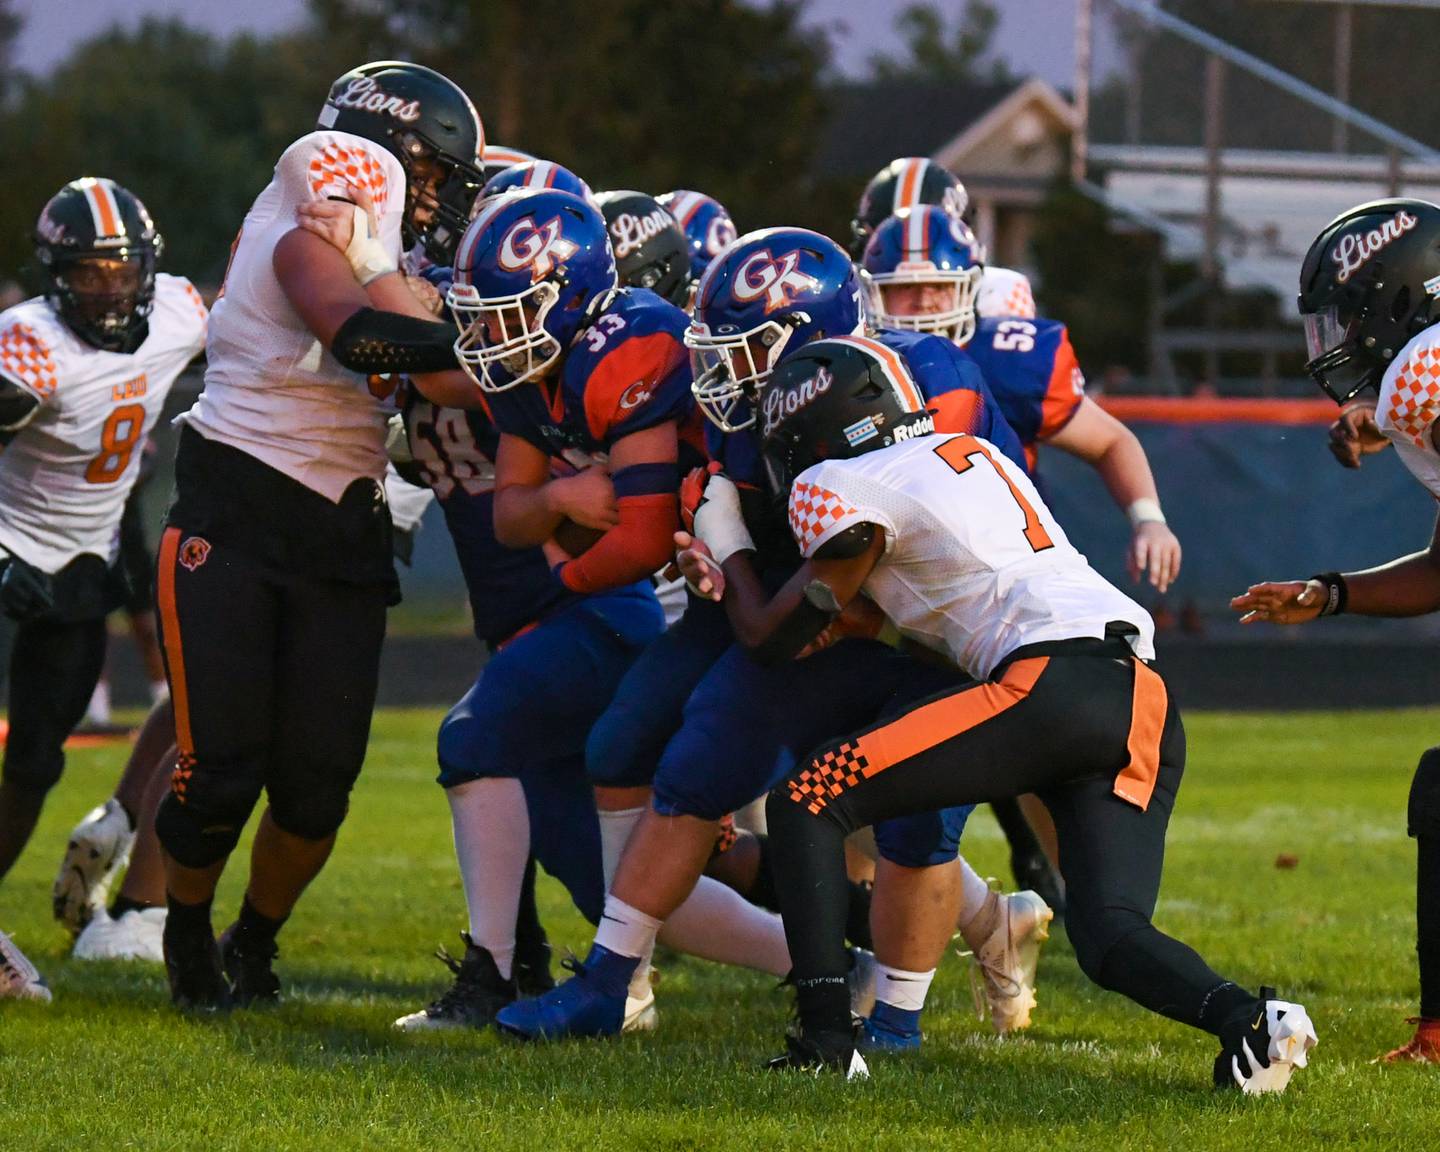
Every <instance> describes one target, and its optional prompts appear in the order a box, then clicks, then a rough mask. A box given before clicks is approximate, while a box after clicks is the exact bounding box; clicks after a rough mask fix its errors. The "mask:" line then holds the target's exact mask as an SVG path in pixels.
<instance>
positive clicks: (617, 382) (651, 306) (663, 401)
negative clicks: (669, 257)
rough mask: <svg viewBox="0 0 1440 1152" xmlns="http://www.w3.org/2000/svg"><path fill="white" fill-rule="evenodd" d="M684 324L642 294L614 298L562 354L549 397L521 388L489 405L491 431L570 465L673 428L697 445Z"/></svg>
mask: <svg viewBox="0 0 1440 1152" xmlns="http://www.w3.org/2000/svg"><path fill="white" fill-rule="evenodd" d="M688 323H689V318H688V317H687V316H686V315H685V313H684V312H682V311H681V310H680V309H679V308H677V307H675V305H673V304H671V303H670V302H669V301H667V300H663V299H661V298H660V297H659V296H657V295H656V294H655V293H653V292H651V291H648V290H647V289H644V288H621V289H617V290H616V291H614V292H611V293H610V294H609V296H608V297H607V298H606V299H604V300H603V302H602V304H601V306H600V308H599V309H598V311H597V312H596V315H595V316H594V318H593V319H592V320H591V321H590V323H589V324H588V325H586V327H584V328H582V329H581V330H580V334H579V335H578V336H577V337H576V340H575V343H574V345H573V346H572V347H571V348H570V349H569V351H568V352H566V354H565V359H564V363H563V365H562V367H561V369H560V381H559V385H558V388H557V389H556V390H555V391H554V393H553V396H552V395H549V394H548V393H549V390H548V389H547V388H546V387H545V386H544V385H535V384H522V385H520V386H519V387H516V388H511V389H510V390H509V391H506V392H501V393H498V394H496V395H494V396H492V397H491V398H490V405H491V411H492V412H493V413H494V415H495V424H496V427H498V428H499V429H500V431H502V432H505V433H507V434H509V435H512V436H519V437H521V438H523V439H524V440H527V441H529V442H530V443H531V444H533V445H534V446H535V447H536V448H539V449H540V450H541V451H542V452H545V453H546V454H548V455H550V456H556V457H568V458H569V459H571V461H572V462H575V463H579V462H580V461H579V460H577V458H576V454H577V453H578V454H579V455H580V456H590V455H593V454H596V453H601V452H609V450H610V448H611V446H612V445H613V444H614V443H615V441H617V440H619V439H621V438H622V437H624V436H628V435H630V434H631V433H634V432H641V431H644V430H645V429H647V428H653V427H655V426H656V425H658V424H664V423H666V422H667V421H671V420H673V421H676V422H677V423H678V424H679V425H680V426H681V429H682V434H686V435H689V436H691V437H694V438H696V439H697V441H698V435H697V431H696V415H697V413H696V409H695V398H694V397H693V396H692V395H691V392H690V380H691V376H690V356H689V353H688V352H687V351H686V349H685V345H684V342H683V337H684V333H685V328H686V325H687V324H688ZM697 446H698V444H697Z"/></svg>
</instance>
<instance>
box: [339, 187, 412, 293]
mask: <svg viewBox="0 0 1440 1152" xmlns="http://www.w3.org/2000/svg"><path fill="white" fill-rule="evenodd" d="M354 211H355V217H354V227H353V228H352V229H351V230H350V244H349V247H347V248H346V249H345V259H346V260H348V261H349V262H350V268H351V270H352V271H353V272H354V273H355V279H356V280H358V281H360V283H361V284H362V285H364V284H369V283H370V281H372V280H377V279H379V278H380V277H381V276H384V275H385V274H386V273H389V272H396V271H399V268H398V266H397V265H396V263H395V261H394V260H393V259H391V257H390V253H388V252H386V251H385V245H384V244H382V243H380V241H379V240H378V239H377V238H376V237H374V236H371V235H370V216H369V213H367V212H366V211H365V209H363V208H361V207H359V206H358V205H357V206H356V207H355V210H354Z"/></svg>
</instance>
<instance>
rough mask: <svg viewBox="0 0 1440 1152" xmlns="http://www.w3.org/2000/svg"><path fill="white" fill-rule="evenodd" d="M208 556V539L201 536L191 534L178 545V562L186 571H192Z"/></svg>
mask: <svg viewBox="0 0 1440 1152" xmlns="http://www.w3.org/2000/svg"><path fill="white" fill-rule="evenodd" d="M209 557H210V541H208V540H206V539H205V538H204V537H203V536H191V537H189V538H187V539H186V540H185V541H184V542H183V543H181V545H180V555H179V560H180V564H181V566H182V567H183V568H185V570H186V571H188V572H194V571H195V569H197V568H199V567H200V565H202V564H204V563H205V561H206V560H207V559H209Z"/></svg>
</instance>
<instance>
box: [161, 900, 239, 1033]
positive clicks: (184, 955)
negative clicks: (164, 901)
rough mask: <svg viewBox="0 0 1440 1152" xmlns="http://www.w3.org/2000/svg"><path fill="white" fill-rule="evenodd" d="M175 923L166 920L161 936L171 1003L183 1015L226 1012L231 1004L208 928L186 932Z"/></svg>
mask: <svg viewBox="0 0 1440 1152" xmlns="http://www.w3.org/2000/svg"><path fill="white" fill-rule="evenodd" d="M175 921H176V918H175V917H174V916H171V917H168V918H167V919H166V922H165V935H164V945H165V974H166V976H167V977H169V980H170V1000H171V1003H173V1004H174V1005H175V1007H177V1008H179V1009H180V1010H181V1011H183V1012H205V1013H214V1012H228V1011H229V1010H230V1008H231V1006H232V1003H233V1001H232V998H231V995H230V985H229V984H228V983H227V982H226V980H225V972H224V969H223V968H222V967H221V963H220V948H219V946H218V945H217V944H216V943H215V935H214V933H213V932H211V931H210V929H209V927H208V926H206V927H205V928H204V929H203V930H200V931H198V932H188V931H185V930H183V929H181V928H180V926H179V925H178V924H176V922H175Z"/></svg>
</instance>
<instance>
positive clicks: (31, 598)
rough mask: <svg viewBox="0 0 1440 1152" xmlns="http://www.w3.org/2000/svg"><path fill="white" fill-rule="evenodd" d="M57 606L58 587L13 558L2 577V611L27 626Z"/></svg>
mask: <svg viewBox="0 0 1440 1152" xmlns="http://www.w3.org/2000/svg"><path fill="white" fill-rule="evenodd" d="M54 607H55V586H54V581H53V580H52V579H51V577H50V576H49V575H48V574H47V573H45V572H42V571H40V569H38V568H36V567H35V566H34V565H33V564H27V563H25V561H24V560H21V559H20V557H18V556H12V557H10V560H9V563H7V564H6V565H5V571H4V574H3V575H0V609H4V612H5V615H7V616H9V617H10V618H11V619H12V620H18V621H20V622H21V623H24V622H25V621H27V620H34V619H35V618H36V617H38V616H43V615H44V614H45V613H46V612H48V611H50V609H52V608H54Z"/></svg>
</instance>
